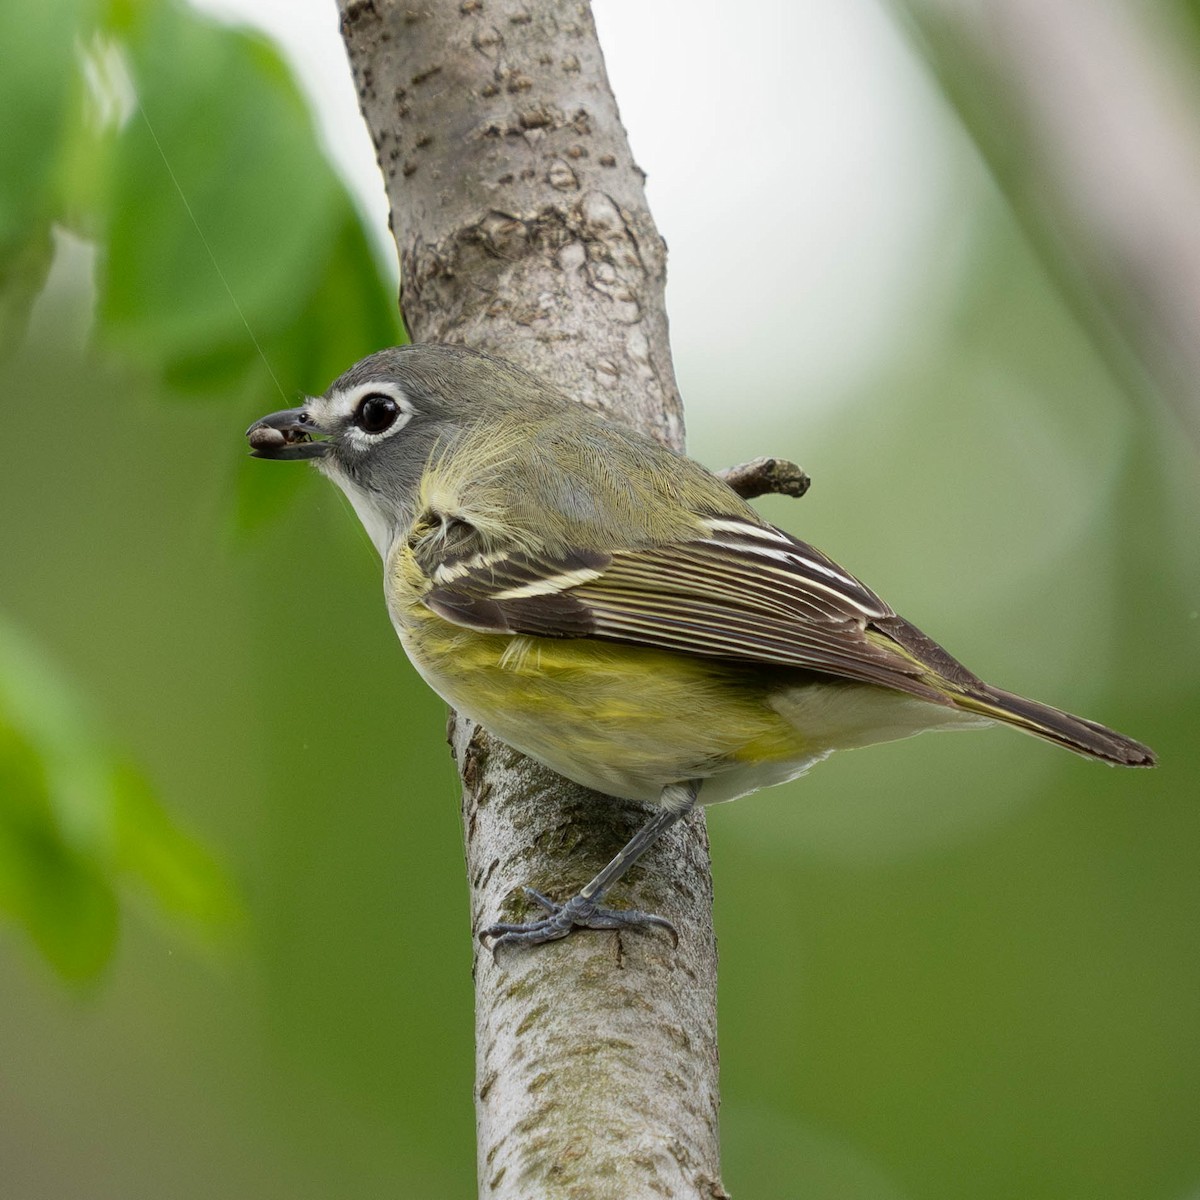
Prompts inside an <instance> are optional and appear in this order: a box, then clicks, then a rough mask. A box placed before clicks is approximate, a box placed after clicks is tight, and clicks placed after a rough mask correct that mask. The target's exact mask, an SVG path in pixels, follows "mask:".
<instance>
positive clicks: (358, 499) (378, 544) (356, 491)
mask: <svg viewBox="0 0 1200 1200" xmlns="http://www.w3.org/2000/svg"><path fill="white" fill-rule="evenodd" d="M317 468H318V469H319V470H320V471H321V473H322V474H324V475H327V476H328V477H329V478H330V479H331V480H333V482H334V483H336V484H337V485H338V487H339V488H341V489H342V492H343V493H344V494H345V496H346V498H347V499H348V500H349V501H350V503H351V505H352V506H353V508H354V511H355V512H356V513H357V514H358V519H359V520H360V521H361V522H362V527H363V528H364V529H365V530H366V531H367V536H368V537H369V538H370V539H371V544H372V545H373V546H374V547H375V549H376V550H377V551H379V557H380V558H381V559H383V560H384V561H385V562H386V561H387V556H388V551H389V550H390V549H391V548H392V541H393V540H394V538H395V536H396V526H395V524H394V523H393V521H392V519H391V518H390V517H389V515H388V513H387V511H386V510H385V509H384V508H382V507H381V506H380V505H379V504H377V503H376V501H375V496H374V494H373V493H372V492H369V491H367V489H366V488H362V487H359V486H358V484H357V483H355V482H354V480H352V479H351V478H350V477H349V476H348V475H346V474H345V472H343V471H342V470H340V469H339V468H338V466H337V464H336V463H335V462H333V461H331V460H330V459H319V460H318V461H317Z"/></svg>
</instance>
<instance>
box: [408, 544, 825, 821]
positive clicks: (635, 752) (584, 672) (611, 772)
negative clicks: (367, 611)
mask: <svg viewBox="0 0 1200 1200" xmlns="http://www.w3.org/2000/svg"><path fill="white" fill-rule="evenodd" d="M405 559H408V562H405ZM394 571H395V572H396V573H397V574H398V575H399V578H397V579H396V584H397V586H396V587H395V588H394V589H393V590H392V591H391V596H390V600H391V608H392V617H393V620H394V621H395V624H396V628H397V631H398V632H399V634H400V638H401V641H402V642H403V643H404V647H405V649H406V650H407V652H408V654H409V657H410V658H411V659H412V661H413V664H414V665H415V666H416V668H417V670H418V671H419V672H420V673H421V675H422V677H423V678H424V679H425V680H426V682H427V683H429V684H430V686H431V687H433V689H434V690H435V691H436V692H437V693H438V694H439V695H441V696H442V697H443V699H445V700H446V701H447V702H449V703H450V704H452V705H453V706H454V707H455V708H456V709H458V710H459V711H461V712H464V713H466V714H467V715H468V716H470V717H472V718H473V719H475V720H476V721H478V722H480V724H482V725H484V726H485V727H486V728H487V729H489V730H491V732H493V733H494V734H496V735H497V736H498V737H500V738H501V739H503V740H504V741H506V742H508V743H509V744H510V745H512V746H515V747H516V748H517V749H518V750H521V751H523V752H524V753H526V754H529V755H530V756H531V757H533V758H536V759H538V760H539V761H541V762H543V763H546V764H547V765H548V766H550V767H553V768H554V769H555V770H557V771H559V772H560V773H561V774H564V775H567V776H569V777H570V778H573V779H577V780H579V781H580V782H583V783H585V784H586V785H587V786H590V787H593V788H595V789H596V790H598V791H604V792H608V793H610V794H612V795H619V796H627V797H630V798H632V799H642V800H649V801H656V800H658V798H659V793H660V792H661V790H662V789H663V788H664V787H666V786H667V785H668V784H672V783H677V782H679V781H681V780H688V779H708V778H710V777H714V776H722V775H729V776H731V778H730V779H729V780H728V781H727V782H728V784H729V787H722V788H719V789H718V788H716V787H713V788H709V789H707V793H708V794H702V796H701V801H702V802H704V801H709V802H711V801H713V800H718V799H729V798H732V795H739V794H741V793H742V792H744V791H746V790H750V788H751V787H755V786H758V784H757V783H752V784H750V783H748V782H747V783H736V784H735V780H734V778H732V777H734V776H738V775H739V772H740V769H741V768H743V767H746V766H750V767H752V769H753V771H754V773H755V776H756V777H757V776H758V775H759V774H760V773H761V772H762V770H763V769H764V768H765V769H767V770H768V771H770V772H771V773H772V774H773V775H774V774H782V776H783V777H788V776H790V775H792V774H795V773H796V771H798V770H801V769H803V767H804V766H806V765H807V763H808V762H809V761H811V759H812V757H813V756H812V755H811V753H810V751H809V747H808V746H807V745H806V742H805V739H804V738H803V737H802V736H801V735H800V733H798V732H797V730H796V729H795V728H794V727H793V726H792V725H791V724H790V723H789V722H788V721H787V720H786V719H785V718H784V717H783V716H781V714H780V713H779V712H777V711H776V709H775V708H774V707H773V706H772V704H771V703H770V698H769V694H768V692H767V690H766V689H765V688H764V687H763V686H762V683H761V677H760V678H759V679H758V680H756V679H755V678H754V677H753V675H752V673H751V672H748V671H746V670H744V669H742V668H739V667H737V666H736V665H733V664H727V663H723V662H719V661H717V660H714V659H703V658H698V657H693V656H691V655H682V654H673V653H670V652H669V651H663V650H655V649H649V648H645V647H640V646H625V645H620V644H617V643H611V642H602V641H595V640H591V639H587V638H579V639H558V638H533V637H525V636H512V635H506V634H490V633H479V632H476V631H474V630H470V629H464V628H462V627H461V626H458V625H453V624H451V623H450V622H448V621H445V620H443V619H442V618H441V617H439V616H437V615H436V614H434V613H433V612H431V611H430V610H429V609H427V608H425V606H424V605H423V604H421V603H420V601H419V600H418V599H417V598H416V596H417V595H418V594H419V585H418V587H417V588H413V587H412V584H414V583H416V582H417V580H416V578H415V577H414V567H413V564H412V563H411V558H410V557H409V556H408V555H406V554H404V553H401V554H400V555H398V556H397V558H396V559H395V560H394ZM406 585H407V586H406ZM402 594H403V595H402ZM631 679H634V680H638V681H639V682H638V684H637V685H636V686H631V685H630V680H631ZM783 764H795V769H794V770H793V769H782V765H783ZM772 765H774V768H775V769H774V770H772ZM730 788H733V790H732V791H731V790H730Z"/></svg>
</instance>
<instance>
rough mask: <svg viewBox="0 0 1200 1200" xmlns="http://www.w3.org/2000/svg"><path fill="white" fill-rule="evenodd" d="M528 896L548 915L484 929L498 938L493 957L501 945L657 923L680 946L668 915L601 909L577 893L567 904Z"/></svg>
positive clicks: (529, 943) (485, 933) (530, 943)
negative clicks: (582, 931) (590, 930)
mask: <svg viewBox="0 0 1200 1200" xmlns="http://www.w3.org/2000/svg"><path fill="white" fill-rule="evenodd" d="M525 895H527V896H528V897H529V898H530V900H533V901H534V902H535V903H537V904H540V905H541V906H542V908H544V909H545V910H546V912H547V913H548V914H549V916H545V917H542V918H541V919H540V920H537V921H525V922H523V923H522V924H519V925H516V924H509V923H508V922H505V921H499V922H497V923H496V924H495V925H489V926H488V927H487V928H486V929H483V930H481V931H480V934H479V937H480V940H481V941H482V940H483V939H484V938H495V941H493V942H492V957H493V958H495V957H496V953H497V951H498V950H499V949H500V947H501V946H539V945H541V943H542V942H554V941H557V940H558V939H559V938H565V937H566V936H567V934H569V933H570V932H571V931H572V930H575V929H637V928H644V927H645V926H655V925H656V926H658V927H659V928H660V929H665V930H666V931H667V932H668V933H669V934H670V935H671V938H672V940H673V941H674V943H675V945H677V946H678V945H679V933H678V931H677V930H676V929H675V926H674V925H672V924H671V922H670V921H668V920H667V918H666V917H658V916H655V915H654V914H653V913H644V912H639V911H638V910H637V909H635V908H629V909H617V908H601V907H600V905H599V904H598V903H597V902H596V901H595V900H589V899H587V898H586V897H585V896H581V895H574V896H572V897H571V898H570V900H568V901H567V902H566V903H565V904H559V903H558V901H557V900H551V899H550V897H549V896H543V895H542V893H541V892H539V891H535V890H534V889H533V888H531V887H527V888H526V889H525Z"/></svg>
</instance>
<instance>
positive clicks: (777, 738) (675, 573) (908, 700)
mask: <svg viewBox="0 0 1200 1200" xmlns="http://www.w3.org/2000/svg"><path fill="white" fill-rule="evenodd" d="M247 436H248V438H249V440H250V444H251V446H252V449H253V453H254V454H255V455H257V456H258V457H260V458H272V459H284V460H305V459H307V460H311V461H312V462H313V463H315V465H316V466H317V467H318V469H319V470H321V471H322V472H323V473H324V474H325V475H328V476H329V478H330V479H332V480H333V481H334V482H335V483H336V484H337V485H338V486H339V487H340V488H341V489H342V490H343V491H344V492H345V493H346V495H347V496H348V497H349V499H350V502H351V504H352V505H353V506H354V509H355V511H356V512H357V513H358V515H359V517H360V519H361V520H362V523H363V525H364V526H365V527H366V530H367V533H368V534H369V535H370V537H371V540H372V542H374V544H375V546H376V548H377V549H378V550H379V553H380V555H381V556H382V558H383V562H384V590H385V594H386V597H387V605H388V611H389V613H390V614H391V618H392V622H393V623H394V625H395V627H396V631H397V632H398V633H399V635H400V640H401V642H402V643H403V645H404V648H405V650H406V651H407V652H408V655H409V657H410V658H411V659H412V662H413V664H414V665H415V666H416V668H417V670H418V671H419V672H420V674H421V675H422V677H423V678H424V679H425V680H426V682H427V683H428V684H429V685H430V686H431V687H432V688H433V689H434V691H436V692H437V693H438V694H439V695H440V696H442V697H443V698H444V699H445V700H446V701H448V702H449V703H450V704H451V705H453V706H454V707H455V708H456V709H458V710H459V711H460V712H462V713H465V714H466V715H467V716H469V717H471V718H472V719H473V720H475V721H477V722H479V723H480V724H481V725H483V726H484V728H485V729H488V730H490V731H491V732H492V733H493V734H495V735H496V736H497V737H499V738H500V739H502V740H503V741H505V742H507V743H509V745H511V746H514V747H516V748H517V749H518V750H521V751H523V752H524V753H525V754H528V755H530V756H531V757H533V758H535V759H537V760H539V761H540V762H542V763H545V764H546V765H547V766H549V767H551V768H553V769H554V770H555V771H558V772H559V773H560V774H562V775H565V776H566V777H567V778H568V779H572V780H574V781H575V782H576V783H580V784H583V785H585V786H586V787H589V788H594V789H595V790H596V791H599V792H604V793H607V794H609V795H612V796H620V797H627V798H629V799H635V800H643V801H647V802H649V803H650V804H652V805H654V806H655V809H656V811H655V815H654V816H653V817H652V818H651V819H650V821H649V822H648V823H647V824H646V825H645V826H644V828H642V829H641V830H640V831H639V832H638V833H637V834H636V835H635V837H634V838H633V839H632V840H631V841H630V842H629V844H628V845H627V846H625V847H624V849H623V850H622V851H621V852H620V853H619V854H618V855H617V857H616V858H615V859H613V861H612V862H611V863H610V864H609V865H608V866H607V867H605V868H604V870H603V871H601V872H600V874H599V875H597V876H596V878H595V879H593V880H591V881H590V882H589V883H588V884H587V885H586V886H584V887H583V888H582V889H581V890H580V891H579V893H578V894H576V895H575V896H573V897H572V898H571V899H570V900H568V901H566V902H565V903H556V902H554V901H552V900H550V899H548V898H547V897H545V896H541V895H540V894H538V893H534V892H532V891H531V892H530V894H531V895H532V896H533V898H534V899H535V900H536V901H537V902H538V903H539V904H541V905H542V906H543V908H545V909H546V913H547V915H546V916H545V917H544V918H542V919H540V920H536V921H530V922H528V923H525V924H520V925H517V924H496V925H493V926H491V927H490V928H489V929H488V930H486V931H485V935H490V936H492V937H494V938H495V939H496V941H495V942H494V944H493V948H495V947H496V946H499V945H503V944H512V943H537V942H545V941H550V940H552V939H554V938H559V937H564V936H565V935H566V934H568V933H570V932H571V930H572V929H574V928H576V927H586V928H599V929H614V928H620V927H622V926H627V925H645V924H651V925H662V926H666V927H668V928H670V924H669V922H667V921H665V920H664V919H663V918H661V917H656V916H653V915H652V914H648V913H640V912H629V911H619V910H613V909H607V908H604V907H602V901H603V899H604V894H605V892H606V891H607V890H608V888H609V887H610V886H611V884H612V883H613V882H614V880H616V879H617V878H618V877H619V876H620V875H621V874H622V873H623V872H624V871H625V870H626V869H627V868H628V867H629V866H630V865H631V864H632V863H633V862H635V861H636V860H637V859H638V858H639V857H640V856H641V855H642V854H643V853H644V852H645V851H646V850H647V849H648V848H649V847H650V846H651V845H652V844H653V842H654V841H655V839H656V838H657V837H658V836H659V835H660V834H661V833H662V832H663V831H664V830H665V829H667V828H668V827H669V826H671V825H672V824H673V823H674V822H675V821H677V820H679V818H680V817H681V816H683V815H684V814H685V813H687V812H688V811H689V810H690V809H691V808H692V806H693V805H695V804H714V803H717V802H718V801H721V800H731V799H733V798H734V797H737V796H743V795H745V794H746V793H748V792H752V791H755V790H756V789H757V788H761V787H766V786H767V785H769V784H774V783H781V782H783V781H784V780H788V779H794V778H795V777H796V776H797V775H799V774H801V773H802V772H803V771H806V770H807V769H808V768H809V767H810V766H812V764H813V763H815V762H818V761H819V760H821V759H822V758H825V757H826V755H828V754H830V753H831V752H832V751H834V750H840V749H844V748H847V747H853V746H866V745H870V744H871V743H873V742H884V741H890V740H892V739H895V738H903V737H908V736H910V735H911V734H914V733H920V732H922V731H923V730H926V729H953V728H964V727H969V726H974V725H979V724H988V723H990V722H991V721H1001V722H1004V723H1005V724H1008V725H1013V726H1015V727H1016V728H1018V729H1023V730H1025V731H1026V732H1029V733H1035V734H1038V735H1039V736H1040V737H1043V738H1046V739H1048V740H1049V741H1052V742H1056V743H1058V744H1059V745H1060V746H1065V747H1067V749H1069V750H1074V751H1076V752H1077V753H1079V754H1084V755H1088V756H1090V757H1093V758H1099V759H1103V760H1104V761H1105V762H1109V763H1115V764H1119V765H1122V766H1151V765H1153V763H1154V755H1153V753H1152V752H1151V751H1150V750H1149V749H1148V748H1147V747H1145V746H1143V745H1141V744H1139V743H1138V742H1135V741H1133V740H1131V739H1130V738H1127V737H1123V736H1122V735H1121V734H1119V733H1115V732H1114V731H1113V730H1111V729H1106V728H1105V727H1104V726H1103V725H1097V724H1095V723H1093V722H1091V721H1085V720H1083V719H1082V718H1080V717H1073V716H1070V715H1068V714H1067V713H1064V712H1060V711H1059V710H1058V709H1055V708H1050V707H1049V706H1048V705H1045V704H1039V703H1038V702H1037V701H1035V700H1026V699H1023V698H1022V697H1020V696H1015V695H1013V694H1011V693H1009V692H1004V691H1001V690H1000V689H999V688H994V687H991V686H990V685H988V684H986V683H984V682H983V681H982V680H981V679H979V678H977V677H976V676H975V675H973V674H972V673H971V672H970V671H968V670H967V669H966V668H965V667H964V666H962V664H961V663H959V662H958V661H957V660H955V659H954V658H952V657H951V656H950V655H949V654H947V653H946V651H945V650H943V649H942V648H941V647H940V646H939V645H938V644H937V643H936V642H934V641H932V640H931V639H930V638H928V637H926V636H925V634H923V633H922V632H921V631H920V630H919V629H917V628H916V627H915V626H913V625H910V624H909V623H908V622H907V621H906V620H904V618H903V617H900V616H897V615H896V613H894V612H893V611H892V609H891V608H889V607H888V605H887V604H885V603H884V602H883V601H882V600H881V599H880V598H879V597H878V596H877V595H876V594H875V593H874V592H873V591H871V590H870V589H869V588H868V587H866V586H865V585H863V584H862V583H860V582H859V581H858V580H857V579H855V578H854V576H853V575H851V574H849V573H848V572H847V571H845V570H843V569H842V568H841V567H839V566H838V565H837V563H835V562H834V561H833V560H832V559H830V558H828V557H826V556H825V555H824V554H822V553H821V552H820V551H819V550H816V549H814V548H813V547H812V546H809V545H808V544H807V543H805V542H801V541H798V540H797V539H796V538H794V537H792V535H791V534H789V533H785V532H783V531H782V530H780V529H777V528H775V527H774V526H773V525H769V524H768V523H767V522H766V521H764V520H763V519H762V518H761V517H760V516H759V515H758V514H757V513H756V512H755V511H754V509H753V508H751V507H750V505H749V504H747V503H746V502H745V501H744V500H743V499H742V498H741V497H740V496H738V495H737V494H736V493H735V492H734V491H733V490H732V489H731V488H730V487H728V486H727V485H726V484H725V483H724V482H722V481H721V480H720V479H718V478H717V477H716V476H715V475H713V474H712V473H710V472H709V471H708V470H706V469H705V468H704V467H702V466H700V465H699V464H698V463H696V462H694V461H692V460H691V459H689V458H685V457H684V456H682V455H680V454H676V453H674V452H672V451H671V450H668V449H665V448H664V447H662V446H660V445H658V444H657V443H655V442H654V441H652V440H651V439H650V438H648V437H644V436H643V435H641V434H639V433H636V432H634V431H632V430H629V429H626V428H624V427H622V426H621V425H618V424H616V423H614V422H612V421H608V420H604V419H602V418H601V417H599V416H597V415H596V414H595V413H593V412H590V411H589V410H588V409H586V408H584V407H583V405H581V404H578V403H575V402H573V401H572V400H570V399H569V398H568V397H566V396H564V395H563V394H562V393H560V392H558V391H557V390H555V389H554V388H553V387H551V386H549V385H548V384H546V383H544V382H543V381H541V380H539V379H536V378H534V377H533V376H531V375H529V374H527V373H526V372H524V371H521V370H519V369H517V368H516V367H514V366H512V365H510V364H509V363H506V362H503V361H501V360H500V359H497V358H492V357H490V356H488V355H484V354H479V353H476V352H474V351H471V350H467V349H464V348H462V347H458V346H443V345H432V344H430V345H412V346H403V347H400V348H398V349H391V350H383V351H381V352H379V353H378V354H373V355H371V356H370V357H369V358H366V359H363V361H362V362H360V363H357V364H356V365H355V366H353V367H351V368H350V370H349V371H347V372H346V373H345V374H344V375H342V376H341V378H340V379H338V380H337V381H336V382H335V383H334V384H333V385H332V386H331V387H330V388H329V390H328V391H327V392H326V393H325V394H324V395H323V396H317V397H314V398H312V399H311V400H309V401H308V402H307V403H306V404H305V405H304V406H303V407H302V408H296V409H292V410H289V411H287V412H279V413H274V414H272V415H271V416H268V417H264V418H263V419H262V420H261V421H258V422H256V423H255V424H254V425H252V426H251V427H250V429H249V430H248V431H247Z"/></svg>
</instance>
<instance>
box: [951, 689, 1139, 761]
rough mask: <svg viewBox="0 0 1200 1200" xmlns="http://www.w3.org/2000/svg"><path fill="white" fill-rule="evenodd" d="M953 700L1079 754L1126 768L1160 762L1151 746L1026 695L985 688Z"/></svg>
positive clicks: (972, 710)
mask: <svg viewBox="0 0 1200 1200" xmlns="http://www.w3.org/2000/svg"><path fill="white" fill-rule="evenodd" d="M953 700H954V703H955V704H956V705H957V706H958V707H959V708H965V709H966V710H967V711H968V712H974V713H979V715H980V716H984V717H991V718H992V719H993V720H996V721H1003V722H1005V723H1006V724H1008V725H1014V726H1016V728H1018V729H1024V730H1025V731H1026V732H1028V733H1034V734H1037V736H1038V737H1043V738H1045V739H1046V740H1047V741H1050V742H1055V743H1057V744H1058V745H1060V746H1066V748H1067V749H1068V750H1074V751H1075V753H1076V754H1083V755H1086V756H1088V757H1090V758H1099V759H1103V760H1104V761H1105V762H1109V763H1115V764H1116V765H1118V766H1122V767H1152V766H1154V765H1155V763H1156V762H1157V759H1156V758H1155V755H1154V751H1153V750H1151V749H1150V747H1149V746H1143V745H1142V743H1141V742H1135V741H1134V740H1133V739H1132V738H1127V737H1125V735H1124V734H1121V733H1117V732H1116V730H1114V729H1108V728H1106V727H1105V726H1103V725H1098V724H1097V723H1096V722H1095V721H1087V720H1084V718H1083V717H1073V716H1071V714H1070V713H1065V712H1062V711H1061V710H1059V709H1057V708H1051V707H1050V705H1048V704H1039V703H1038V701H1036V700H1027V699H1026V698H1025V697H1024V696H1016V695H1013V693H1012V692H1005V691H1002V690H1001V689H1000V688H994V687H991V686H989V685H984V687H983V688H982V689H972V691H970V692H968V693H965V694H959V695H956V696H954V697H953Z"/></svg>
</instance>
